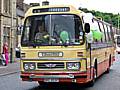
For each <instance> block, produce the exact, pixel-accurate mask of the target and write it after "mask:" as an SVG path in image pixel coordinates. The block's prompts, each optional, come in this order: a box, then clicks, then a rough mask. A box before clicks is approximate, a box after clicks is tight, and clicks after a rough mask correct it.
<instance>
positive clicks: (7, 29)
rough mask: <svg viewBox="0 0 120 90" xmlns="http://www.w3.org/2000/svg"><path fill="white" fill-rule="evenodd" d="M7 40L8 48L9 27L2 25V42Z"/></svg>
mask: <svg viewBox="0 0 120 90" xmlns="http://www.w3.org/2000/svg"><path fill="white" fill-rule="evenodd" d="M5 42H7V43H8V47H9V49H10V27H4V30H3V43H5Z"/></svg>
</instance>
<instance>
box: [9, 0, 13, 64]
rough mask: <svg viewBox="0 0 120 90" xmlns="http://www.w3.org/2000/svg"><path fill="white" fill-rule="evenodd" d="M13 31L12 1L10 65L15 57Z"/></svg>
mask: <svg viewBox="0 0 120 90" xmlns="http://www.w3.org/2000/svg"><path fill="white" fill-rule="evenodd" d="M12 31H13V0H11V31H10V32H11V34H10V35H11V36H10V37H11V41H10V42H11V43H10V44H11V45H10V46H11V47H10V63H12V59H13V55H12V54H13V48H12V46H13V45H12V42H13V40H12V37H13V36H12Z"/></svg>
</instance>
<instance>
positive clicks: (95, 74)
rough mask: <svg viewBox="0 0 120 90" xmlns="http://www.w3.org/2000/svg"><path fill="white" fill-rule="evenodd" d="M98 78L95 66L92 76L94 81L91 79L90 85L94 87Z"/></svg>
mask: <svg viewBox="0 0 120 90" xmlns="http://www.w3.org/2000/svg"><path fill="white" fill-rule="evenodd" d="M96 78H97V73H96V69H95V68H94V69H93V78H92V81H90V82H89V83H88V86H89V87H92V86H94V83H95V79H96Z"/></svg>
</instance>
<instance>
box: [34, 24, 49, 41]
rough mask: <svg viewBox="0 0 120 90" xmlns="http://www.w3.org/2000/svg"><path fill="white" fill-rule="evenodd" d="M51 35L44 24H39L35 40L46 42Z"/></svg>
mask: <svg viewBox="0 0 120 90" xmlns="http://www.w3.org/2000/svg"><path fill="white" fill-rule="evenodd" d="M48 37H49V34H48V33H47V32H46V31H45V29H44V26H43V25H39V26H38V32H37V33H36V35H35V40H37V41H41V42H45V41H46V40H47V39H48Z"/></svg>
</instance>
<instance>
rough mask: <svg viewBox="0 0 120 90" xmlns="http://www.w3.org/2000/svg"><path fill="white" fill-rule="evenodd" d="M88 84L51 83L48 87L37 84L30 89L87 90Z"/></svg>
mask: <svg viewBox="0 0 120 90" xmlns="http://www.w3.org/2000/svg"><path fill="white" fill-rule="evenodd" d="M87 88H88V87H86V86H78V85H69V86H65V85H52V86H51V85H50V86H47V87H41V86H37V87H34V88H32V89H29V90H87Z"/></svg>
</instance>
